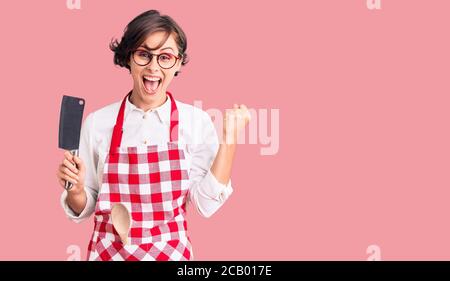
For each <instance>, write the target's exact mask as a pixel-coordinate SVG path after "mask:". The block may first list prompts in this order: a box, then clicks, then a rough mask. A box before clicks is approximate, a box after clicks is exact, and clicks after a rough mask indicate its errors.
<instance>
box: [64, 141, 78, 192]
mask: <svg viewBox="0 0 450 281" xmlns="http://www.w3.org/2000/svg"><path fill="white" fill-rule="evenodd" d="M70 153H71V154H72V155H76V156H78V149H74V150H70ZM72 187H73V184H72V183H71V182H70V181H66V184H65V186H64V188H65V189H66V190H71V189H72Z"/></svg>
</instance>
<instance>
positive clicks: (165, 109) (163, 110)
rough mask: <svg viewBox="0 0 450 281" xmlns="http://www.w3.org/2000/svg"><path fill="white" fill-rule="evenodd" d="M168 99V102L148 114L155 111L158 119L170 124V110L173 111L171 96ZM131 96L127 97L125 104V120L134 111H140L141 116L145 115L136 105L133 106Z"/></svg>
mask: <svg viewBox="0 0 450 281" xmlns="http://www.w3.org/2000/svg"><path fill="white" fill-rule="evenodd" d="M166 97H167V99H166V101H165V102H164V103H163V104H162V105H160V106H158V107H156V108H153V109H149V110H147V111H146V112H151V111H155V113H156V115H157V116H158V119H159V121H160V122H161V123H166V124H169V123H170V109H171V100H170V97H169V95H166ZM129 98H130V96H128V97H127V100H126V102H125V119H126V118H127V116H128V113H130V112H132V111H138V112H140V113H141V114H144V110H142V109H140V108H138V107H136V106H135V105H134V104H132V103H131V102H130V99H129Z"/></svg>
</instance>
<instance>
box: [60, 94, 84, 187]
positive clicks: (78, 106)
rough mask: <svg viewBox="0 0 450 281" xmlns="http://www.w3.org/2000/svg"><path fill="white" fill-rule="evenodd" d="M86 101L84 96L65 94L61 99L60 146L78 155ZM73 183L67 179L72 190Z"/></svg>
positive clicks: (67, 185) (67, 183)
mask: <svg viewBox="0 0 450 281" xmlns="http://www.w3.org/2000/svg"><path fill="white" fill-rule="evenodd" d="M84 104H85V101H84V99H83V98H78V97H71V96H66V95H64V96H63V98H62V101H61V111H60V115H59V139H58V147H59V148H62V149H65V150H69V151H70V153H71V154H72V155H77V156H78V147H79V144H80V131H81V122H82V121H83V111H84ZM71 188H72V183H70V182H68V181H66V184H65V189H66V190H70V189H71Z"/></svg>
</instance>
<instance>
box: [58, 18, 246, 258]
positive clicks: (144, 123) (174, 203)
mask: <svg viewBox="0 0 450 281" xmlns="http://www.w3.org/2000/svg"><path fill="white" fill-rule="evenodd" d="M110 47H111V50H112V51H113V52H114V63H115V64H117V65H119V66H121V67H126V68H127V69H128V70H129V72H130V74H131V76H132V78H133V89H132V90H131V91H130V92H129V93H128V94H127V95H126V96H125V98H124V99H123V100H122V101H120V102H117V103H114V104H111V105H108V106H106V107H104V108H102V109H100V110H97V111H95V112H93V113H91V114H89V115H88V116H87V117H86V120H85V121H84V123H83V128H82V130H81V137H80V148H79V152H80V155H79V157H77V156H72V155H71V154H70V153H69V152H68V151H66V152H65V153H64V160H63V162H62V163H61V164H60V166H59V167H58V171H57V177H58V179H59V183H60V185H61V186H63V187H64V184H65V181H69V182H70V183H72V187H71V188H70V189H68V190H65V191H64V192H63V194H62V196H61V203H62V206H63V208H64V210H65V212H66V214H67V216H68V217H69V218H70V219H72V220H74V221H75V222H80V221H82V220H84V219H86V218H88V217H89V216H90V215H91V214H92V213H94V218H95V219H94V222H95V224H94V231H93V234H92V237H91V241H90V243H89V247H88V252H89V255H88V259H89V260H191V259H192V258H193V253H192V248H191V244H190V239H189V236H188V233H187V224H186V220H185V217H186V203H187V202H192V204H194V206H195V207H196V209H197V210H198V212H199V213H200V214H201V215H203V216H205V217H209V216H211V215H212V214H213V213H214V212H216V211H217V210H218V209H219V208H220V207H221V206H222V205H223V203H224V202H225V201H226V200H227V198H228V197H229V196H230V194H231V193H232V191H233V189H232V187H231V181H230V174H231V168H232V162H233V158H234V154H235V150H236V140H237V135H238V132H239V131H241V130H242V129H243V128H244V127H245V126H246V125H247V123H248V121H249V119H250V114H249V112H248V109H247V108H246V107H245V105H241V106H237V105H234V108H233V109H232V110H228V111H227V114H226V116H225V118H224V126H223V128H224V131H223V137H222V141H221V142H220V144H219V140H218V137H217V133H216V131H215V129H214V126H213V123H212V121H211V118H210V117H209V116H208V114H207V113H206V112H204V111H202V110H200V109H198V108H195V107H193V106H191V105H188V104H185V103H182V102H180V101H177V100H175V99H174V97H173V96H172V95H171V94H170V93H169V92H168V91H167V88H168V86H169V84H170V83H171V81H172V79H173V78H174V76H177V74H178V73H179V72H180V69H181V66H182V65H184V64H186V63H187V55H186V47H187V43H186V36H185V34H184V32H183V31H182V29H181V28H180V27H179V26H178V25H177V24H176V23H175V22H174V21H173V20H172V19H171V18H170V17H169V16H162V15H160V13H159V12H158V11H155V10H151V11H147V12H144V13H143V14H141V15H139V16H137V17H136V18H135V19H133V20H132V21H131V22H130V23H129V24H128V25H127V28H126V29H125V32H124V35H123V37H122V39H121V41H120V42H118V41H117V40H115V41H114V42H112V44H111V46H110ZM119 205H120V206H123V207H124V209H125V210H126V211H128V214H129V218H130V222H129V224H130V225H129V229H127V231H125V232H123V231H122V230H121V231H118V227H117V226H116V223H115V221H114V220H115V219H114V211H113V210H114V208H115V207H116V206H119ZM116 209H117V208H116ZM122 218H123V217H122Z"/></svg>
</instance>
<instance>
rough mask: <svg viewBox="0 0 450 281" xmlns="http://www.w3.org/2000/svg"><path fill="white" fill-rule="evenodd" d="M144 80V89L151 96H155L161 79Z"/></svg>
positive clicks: (144, 78) (145, 78)
mask: <svg viewBox="0 0 450 281" xmlns="http://www.w3.org/2000/svg"><path fill="white" fill-rule="evenodd" d="M142 80H143V83H144V88H145V90H146V91H147V92H148V93H149V94H155V93H156V91H157V90H158V87H159V86H160V84H161V81H162V80H161V78H160V77H152V76H144V77H143V79H142Z"/></svg>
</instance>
